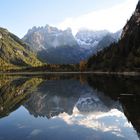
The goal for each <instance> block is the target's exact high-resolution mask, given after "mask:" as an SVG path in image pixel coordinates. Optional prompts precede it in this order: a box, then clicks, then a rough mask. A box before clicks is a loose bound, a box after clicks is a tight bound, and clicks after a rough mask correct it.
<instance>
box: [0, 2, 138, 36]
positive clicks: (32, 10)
mask: <svg viewBox="0 0 140 140" xmlns="http://www.w3.org/2000/svg"><path fill="white" fill-rule="evenodd" d="M137 2H138V0H0V26H1V27H4V28H7V29H8V30H10V31H11V32H13V33H15V34H16V35H18V36H19V37H22V36H23V35H24V34H25V33H26V32H27V30H28V29H29V28H32V27H33V26H45V25H46V24H50V25H53V26H57V27H59V28H61V29H65V28H67V27H71V28H72V29H73V31H74V32H76V31H77V30H79V29H80V28H84V27H85V28H89V29H92V30H100V28H101V29H103V28H107V29H108V30H110V31H115V30H118V29H119V27H120V28H121V26H122V25H119V26H118V27H117V23H116V25H115V23H114V24H110V26H113V27H114V29H113V27H110V26H103V24H104V25H107V24H108V22H109V20H108V18H109V17H105V15H104V13H105V14H107V15H109V14H108V13H112V14H111V15H109V16H110V20H111V19H112V17H115V16H118V17H119V16H120V15H119V14H121V13H120V10H121V8H122V9H124V10H126V11H121V12H122V13H124V14H123V17H121V18H120V19H118V20H119V21H118V23H119V22H120V23H121V24H124V23H125V22H126V20H127V18H129V16H130V15H131V14H132V12H133V11H134V9H135V6H136V3H137ZM124 6H125V8H123V7H124ZM117 7H118V9H117ZM115 8H116V10H118V15H117V13H116V12H115V10H114V9H115ZM119 8H120V9H119ZM111 10H112V11H111ZM127 10H128V11H127ZM113 12H114V13H115V15H114V16H113ZM107 15H106V16H107ZM99 16H100V17H101V19H102V20H101V19H99V18H98V17H99ZM111 16H112V17H111ZM121 16H122V15H121ZM105 20H106V22H104V21H105ZM95 21H96V22H97V23H95ZM107 21H108V22H107ZM122 21H123V22H122ZM92 22H93V23H92ZM110 22H111V21H110ZM112 22H113V20H112ZM114 22H115V21H114ZM82 23H83V24H82ZM89 23H91V24H89ZM92 25H93V26H92ZM97 25H98V26H97ZM99 25H100V26H99ZM115 26H116V27H115ZM111 28H112V29H111Z"/></svg>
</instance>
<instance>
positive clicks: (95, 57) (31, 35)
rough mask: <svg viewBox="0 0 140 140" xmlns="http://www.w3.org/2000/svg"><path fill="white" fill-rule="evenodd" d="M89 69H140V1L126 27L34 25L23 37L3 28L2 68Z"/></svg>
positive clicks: (0, 37) (0, 40)
mask: <svg viewBox="0 0 140 140" xmlns="http://www.w3.org/2000/svg"><path fill="white" fill-rule="evenodd" d="M83 60H84V61H85V60H86V61H87V67H88V70H101V71H118V70H119V71H120V70H121V71H124V70H131V71H133V70H134V71H135V70H140V1H139V2H138V5H137V7H136V10H135V12H134V14H133V15H132V17H131V18H130V20H129V21H128V22H127V24H126V25H125V27H124V28H123V31H121V30H120V31H118V32H116V33H110V32H109V31H107V30H102V31H90V30H80V31H79V32H78V33H77V34H76V35H75V36H73V34H72V31H71V29H70V28H68V29H66V30H64V31H63V30H59V29H57V28H56V27H51V26H49V25H46V26H45V27H33V28H32V29H30V30H29V31H28V32H27V34H26V35H25V36H24V37H23V38H22V40H21V39H19V38H18V37H17V36H15V35H14V34H12V33H10V32H9V31H8V30H6V29H4V28H0V65H1V67H0V71H3V70H8V69H21V68H24V67H38V66H42V65H43V63H47V64H79V63H80V62H81V61H83Z"/></svg>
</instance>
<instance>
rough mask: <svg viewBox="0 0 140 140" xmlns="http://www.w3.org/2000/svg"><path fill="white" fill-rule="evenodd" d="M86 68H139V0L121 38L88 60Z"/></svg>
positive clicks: (122, 69)
mask: <svg viewBox="0 0 140 140" xmlns="http://www.w3.org/2000/svg"><path fill="white" fill-rule="evenodd" d="M88 69H90V70H94V71H95V70H100V71H139V70H140V1H139V2H138V4H137V7H136V10H135V12H134V13H133V15H132V16H131V18H130V20H129V21H128V22H127V24H126V25H125V26H124V28H123V31H122V35H121V39H120V40H119V42H118V43H114V44H111V45H110V46H109V47H107V48H105V49H104V50H103V51H101V52H99V53H98V54H97V55H93V56H92V57H91V58H90V59H89V60H88Z"/></svg>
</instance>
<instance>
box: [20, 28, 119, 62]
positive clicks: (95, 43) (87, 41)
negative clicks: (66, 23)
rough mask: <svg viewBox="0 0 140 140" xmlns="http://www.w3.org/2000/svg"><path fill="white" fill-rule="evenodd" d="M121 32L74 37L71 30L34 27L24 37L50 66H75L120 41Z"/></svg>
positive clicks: (95, 33) (92, 33)
mask: <svg viewBox="0 0 140 140" xmlns="http://www.w3.org/2000/svg"><path fill="white" fill-rule="evenodd" d="M119 37H120V32H117V33H115V34H112V33H109V32H108V31H88V30H84V31H79V32H78V33H77V34H76V36H75V37H74V36H73V34H72V31H71V29H70V28H68V29H66V30H64V31H62V30H59V29H57V28H56V27H51V26H49V25H46V26H45V27H33V28H32V29H30V30H29V31H28V33H27V34H26V35H25V36H24V37H23V41H25V42H26V43H27V44H29V46H31V47H32V49H33V50H34V51H35V52H37V54H38V58H39V59H41V60H42V61H44V62H47V63H50V64H75V63H79V62H80V61H82V60H87V59H88V58H89V57H90V56H91V55H92V54H93V53H97V52H98V51H100V50H102V49H103V48H104V47H106V46H108V45H110V44H111V43H113V42H116V41H118V39H119Z"/></svg>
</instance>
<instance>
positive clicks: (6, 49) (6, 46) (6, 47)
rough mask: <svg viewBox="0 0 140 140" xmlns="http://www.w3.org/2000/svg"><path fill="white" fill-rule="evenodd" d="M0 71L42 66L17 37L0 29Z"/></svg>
mask: <svg viewBox="0 0 140 140" xmlns="http://www.w3.org/2000/svg"><path fill="white" fill-rule="evenodd" d="M0 64H1V66H0V70H7V69H14V68H21V67H33V66H40V65H42V62H41V61H39V60H38V59H37V57H36V55H35V54H34V53H33V52H32V51H31V50H30V47H29V46H28V45H27V44H26V43H24V42H23V41H22V40H20V39H19V38H18V37H17V36H15V35H14V34H12V33H10V32H9V31H8V30H6V29H4V28H0Z"/></svg>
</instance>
